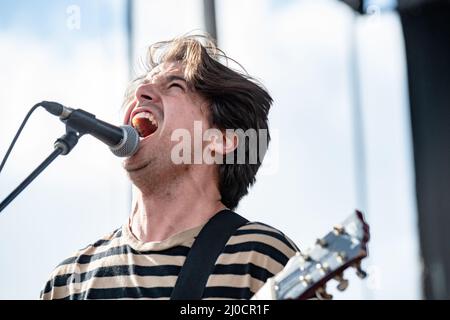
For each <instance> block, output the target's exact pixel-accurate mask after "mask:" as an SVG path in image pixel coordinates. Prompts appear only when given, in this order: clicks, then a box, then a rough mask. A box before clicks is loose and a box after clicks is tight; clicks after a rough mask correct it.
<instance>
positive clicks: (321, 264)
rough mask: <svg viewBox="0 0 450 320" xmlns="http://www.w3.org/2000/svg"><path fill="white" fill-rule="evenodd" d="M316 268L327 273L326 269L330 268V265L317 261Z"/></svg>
mask: <svg viewBox="0 0 450 320" xmlns="http://www.w3.org/2000/svg"><path fill="white" fill-rule="evenodd" d="M316 269H318V270H319V271H320V272H322V273H327V272H328V270H330V267H329V266H328V264H327V263H320V262H319V263H317V264H316Z"/></svg>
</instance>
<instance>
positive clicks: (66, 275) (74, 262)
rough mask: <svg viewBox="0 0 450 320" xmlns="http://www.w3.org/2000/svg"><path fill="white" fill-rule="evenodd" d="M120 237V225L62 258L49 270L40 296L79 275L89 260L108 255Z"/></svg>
mask: <svg viewBox="0 0 450 320" xmlns="http://www.w3.org/2000/svg"><path fill="white" fill-rule="evenodd" d="M121 237H122V227H120V228H118V229H116V230H114V231H112V232H110V233H108V234H107V235H105V236H104V237H102V238H100V239H99V240H97V241H95V242H93V243H91V244H89V245H87V246H85V247H84V248H82V249H79V250H77V251H76V252H74V253H73V254H72V255H70V257H68V258H66V259H64V260H63V261H62V262H61V263H59V264H58V265H57V266H56V267H55V268H54V269H53V271H52V272H51V274H50V279H49V280H48V281H47V283H46V285H45V288H44V290H43V291H42V292H41V298H42V297H43V296H44V298H45V296H46V295H48V294H49V292H50V291H52V290H53V289H54V288H55V287H63V286H66V285H67V283H68V282H69V281H72V280H73V279H71V277H73V276H74V275H77V276H79V275H80V274H82V273H83V272H85V270H84V269H85V268H86V267H85V266H86V265H87V264H89V263H91V262H95V261H97V260H100V259H101V258H103V257H106V256H108V255H109V254H108V251H109V250H114V249H115V248H117V247H120V243H121V241H120V238H121Z"/></svg>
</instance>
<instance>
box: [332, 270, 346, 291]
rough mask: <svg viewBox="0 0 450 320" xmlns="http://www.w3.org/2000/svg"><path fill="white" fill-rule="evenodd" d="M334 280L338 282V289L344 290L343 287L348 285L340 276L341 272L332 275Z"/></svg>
mask: <svg viewBox="0 0 450 320" xmlns="http://www.w3.org/2000/svg"><path fill="white" fill-rule="evenodd" d="M334 280H336V281H337V282H339V284H338V285H337V289H338V290H339V291H344V290H345V289H347V287H348V280H347V279H344V277H343V276H342V274H338V275H337V276H335V277H334Z"/></svg>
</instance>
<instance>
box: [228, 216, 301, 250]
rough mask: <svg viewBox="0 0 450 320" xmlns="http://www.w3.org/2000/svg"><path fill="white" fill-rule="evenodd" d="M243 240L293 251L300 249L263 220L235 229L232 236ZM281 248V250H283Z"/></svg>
mask: <svg viewBox="0 0 450 320" xmlns="http://www.w3.org/2000/svg"><path fill="white" fill-rule="evenodd" d="M232 238H234V239H235V240H239V238H240V239H241V240H242V241H243V242H261V243H265V244H267V245H271V246H275V247H279V248H284V249H285V250H288V251H293V252H294V253H295V252H297V251H300V250H299V249H298V247H297V245H296V244H295V243H294V241H292V240H291V239H290V238H289V237H288V236H286V235H285V234H284V233H283V232H282V231H280V230H279V229H277V228H275V227H273V226H270V225H268V224H265V223H263V222H258V221H256V222H250V221H249V222H247V223H246V224H244V225H242V226H241V227H240V228H238V229H237V230H236V232H235V233H234V235H233V237H232ZM285 250H283V251H285Z"/></svg>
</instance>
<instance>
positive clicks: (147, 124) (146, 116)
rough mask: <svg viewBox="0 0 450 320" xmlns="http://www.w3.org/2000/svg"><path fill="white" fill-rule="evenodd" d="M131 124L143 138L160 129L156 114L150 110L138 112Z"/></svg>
mask: <svg viewBox="0 0 450 320" xmlns="http://www.w3.org/2000/svg"><path fill="white" fill-rule="evenodd" d="M131 125H132V126H133V128H135V129H136V131H137V132H138V133H139V136H140V137H141V138H146V137H148V136H150V135H152V134H154V133H155V132H156V130H158V122H157V121H156V119H155V116H154V115H153V114H152V113H151V112H149V111H141V112H138V113H136V114H135V115H134V116H133V118H132V119H131Z"/></svg>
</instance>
